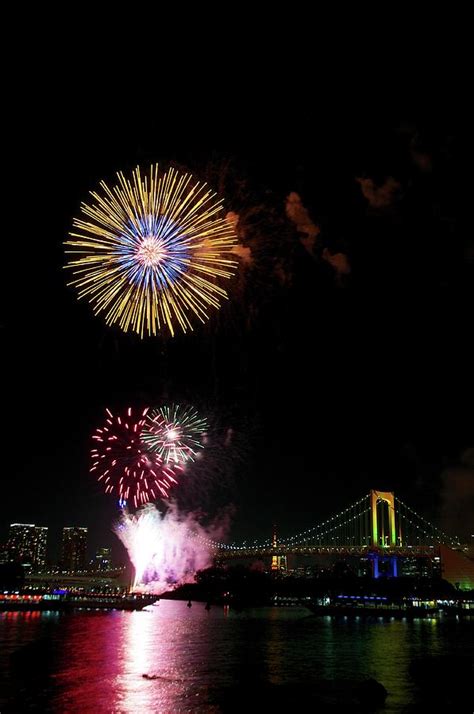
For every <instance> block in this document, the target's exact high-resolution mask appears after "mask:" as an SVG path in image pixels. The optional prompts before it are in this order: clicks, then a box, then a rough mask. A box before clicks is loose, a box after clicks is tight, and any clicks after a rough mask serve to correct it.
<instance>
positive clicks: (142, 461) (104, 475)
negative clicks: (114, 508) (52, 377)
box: [90, 407, 182, 508]
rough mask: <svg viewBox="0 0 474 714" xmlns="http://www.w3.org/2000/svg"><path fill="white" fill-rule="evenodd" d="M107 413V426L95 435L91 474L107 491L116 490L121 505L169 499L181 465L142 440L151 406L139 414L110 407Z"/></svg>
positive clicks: (129, 409) (138, 504) (97, 430)
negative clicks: (94, 474) (115, 411)
mask: <svg viewBox="0 0 474 714" xmlns="http://www.w3.org/2000/svg"><path fill="white" fill-rule="evenodd" d="M106 412H107V419H106V422H105V424H104V426H103V427H102V428H100V429H96V431H95V433H94V435H93V437H92V439H93V441H94V448H93V449H92V450H91V459H92V466H91V469H90V471H91V473H96V475H97V480H98V481H100V482H101V483H102V484H103V486H104V487H105V492H106V493H115V494H116V495H117V497H118V499H119V501H120V503H121V504H122V505H125V504H126V503H133V505H134V506H135V508H136V507H138V506H140V505H143V504H144V503H149V502H150V501H156V500H157V499H158V498H167V497H168V495H169V490H170V489H171V488H172V487H173V486H174V485H176V484H177V478H176V476H177V472H179V471H181V470H182V468H181V466H180V465H179V464H169V463H166V462H165V461H164V459H163V458H162V456H161V455H160V454H158V453H153V452H152V451H151V450H149V449H148V448H147V446H146V444H144V443H143V442H142V440H141V439H140V433H141V431H142V429H143V426H144V424H145V417H146V415H147V412H148V408H147V409H144V410H143V411H141V412H140V413H139V414H137V415H134V414H133V411H132V408H131V407H129V408H128V409H127V410H126V411H125V413H124V414H116V415H114V414H112V412H111V411H110V409H106Z"/></svg>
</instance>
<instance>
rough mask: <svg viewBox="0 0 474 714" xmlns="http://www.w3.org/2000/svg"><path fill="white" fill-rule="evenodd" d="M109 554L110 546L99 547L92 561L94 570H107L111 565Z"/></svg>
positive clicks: (110, 552) (110, 551)
mask: <svg viewBox="0 0 474 714" xmlns="http://www.w3.org/2000/svg"><path fill="white" fill-rule="evenodd" d="M111 555H112V550H111V549H110V548H99V549H98V550H97V551H96V554H95V558H94V561H93V566H94V568H95V570H109V569H110V568H111V566H112V560H111Z"/></svg>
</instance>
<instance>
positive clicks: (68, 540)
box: [61, 527, 87, 571]
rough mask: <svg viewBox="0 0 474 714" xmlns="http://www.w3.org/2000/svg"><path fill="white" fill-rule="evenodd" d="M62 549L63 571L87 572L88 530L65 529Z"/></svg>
mask: <svg viewBox="0 0 474 714" xmlns="http://www.w3.org/2000/svg"><path fill="white" fill-rule="evenodd" d="M61 545H62V547H61V568H62V569H63V570H75V571H77V570H85V568H86V551H87V528H76V527H67V528H63V539H62V544H61Z"/></svg>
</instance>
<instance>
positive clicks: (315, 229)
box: [285, 191, 320, 255]
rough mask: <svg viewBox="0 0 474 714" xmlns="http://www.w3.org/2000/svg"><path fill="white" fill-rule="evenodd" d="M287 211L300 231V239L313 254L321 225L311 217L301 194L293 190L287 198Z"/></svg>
mask: <svg viewBox="0 0 474 714" xmlns="http://www.w3.org/2000/svg"><path fill="white" fill-rule="evenodd" d="M285 211H286V215H287V217H288V218H289V219H290V221H292V222H293V223H294V224H295V226H296V230H297V231H298V233H300V241H301V243H302V245H303V246H304V247H305V248H306V250H307V251H308V252H309V253H311V255H312V254H313V249H314V245H315V243H316V237H317V236H318V235H319V232H320V231H319V226H317V225H316V224H315V223H313V221H312V220H311V218H310V215H309V213H308V211H307V209H306V208H305V207H304V205H303V202H302V200H301V197H300V196H299V194H297V193H296V192H295V191H292V192H291V193H290V194H289V195H288V196H287V198H286V204H285Z"/></svg>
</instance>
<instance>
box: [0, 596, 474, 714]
mask: <svg viewBox="0 0 474 714" xmlns="http://www.w3.org/2000/svg"><path fill="white" fill-rule="evenodd" d="M473 634H474V622H473V621H472V620H467V619H466V620H462V621H457V620H456V619H446V618H445V619H437V620H435V619H428V620H422V619H420V620H415V621H412V622H407V621H395V620H392V621H390V620H382V619H374V620H371V621H369V620H364V619H356V620H351V619H344V618H340V619H333V618H329V617H324V618H321V617H314V616H311V615H308V614H307V613H306V611H305V610H302V609H299V608H288V609H283V608H282V609H280V608H262V609H258V610H257V609H255V610H249V611H245V612H243V613H235V612H232V611H230V612H228V611H225V610H223V609H222V608H217V607H216V608H212V609H211V611H210V612H206V610H205V609H204V606H203V604H201V603H194V605H193V607H192V608H190V609H188V608H187V607H186V603H183V602H172V601H161V602H160V604H159V606H157V607H149V608H148V609H147V610H145V611H142V612H78V613H76V614H66V613H63V614H58V613H1V614H0V671H1V675H0V712H2V714H3V713H4V712H15V711H55V712H165V713H166V714H168V713H169V714H174V713H175V712H176V713H180V712H197V713H200V712H242V713H243V714H246V713H247V712H248V714H250V712H254V711H262V712H267V711H268V712H279V711H285V712H290V713H291V712H292V711H294V710H295V708H298V710H303V711H312V710H314V711H316V710H318V711H351V712H358V711H361V712H362V711H373V710H375V709H371V708H370V706H367V704H364V703H363V702H362V701H361V698H360V697H361V696H362V695H361V693H360V689H359V688H358V687H359V686H360V682H362V681H363V680H365V679H366V678H368V677H374V678H375V679H377V680H378V681H379V682H381V683H382V684H383V685H384V686H385V687H386V689H387V690H388V692H389V695H388V697H387V700H386V703H385V707H384V708H382V709H377V711H379V710H380V711H388V712H400V711H406V712H420V711H433V710H436V711H440V710H441V711H455V712H461V711H468V712H472V710H473V707H472V704H471V703H470V702H469V701H468V697H469V694H470V691H471V689H474V687H471V685H472V682H473V680H472V656H473V653H474V648H473ZM428 657H429V658H431V659H430V661H429V662H428V663H426V661H425V658H428ZM143 675H146V676H145V677H144V676H143Z"/></svg>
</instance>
